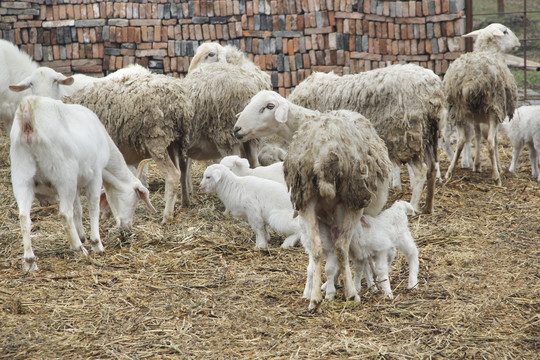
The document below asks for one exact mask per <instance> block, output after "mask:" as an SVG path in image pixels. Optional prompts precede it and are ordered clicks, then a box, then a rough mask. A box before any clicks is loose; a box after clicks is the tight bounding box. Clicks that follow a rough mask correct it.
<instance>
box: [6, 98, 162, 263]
mask: <svg viewBox="0 0 540 360" xmlns="http://www.w3.org/2000/svg"><path fill="white" fill-rule="evenodd" d="M10 135H11V149H10V157H11V182H12V184H13V192H14V194H15V198H16V200H17V205H18V207H19V219H20V225H21V233H22V237H23V245H24V270H26V271H36V270H38V267H37V264H36V258H35V255H34V252H33V250H32V243H31V240H30V223H31V221H30V210H31V207H32V201H33V199H34V194H45V195H49V196H55V195H58V197H59V212H60V216H61V218H62V220H63V222H64V225H65V228H66V231H67V233H68V237H69V241H70V244H71V249H73V250H78V251H81V252H82V253H83V254H84V255H87V254H88V252H87V251H86V249H85V248H84V246H83V245H82V243H81V240H83V241H85V239H86V236H85V233H84V228H83V226H82V208H81V203H80V198H79V192H80V191H81V190H82V189H85V190H86V196H87V199H88V212H89V215H90V229H91V234H90V245H91V247H92V250H93V251H95V252H97V253H100V252H103V251H104V249H103V245H102V243H101V239H100V236H99V205H100V195H101V186H102V184H103V186H104V188H105V194H106V198H104V197H103V198H102V199H101V201H102V202H103V201H108V203H109V205H110V207H111V210H112V212H113V214H114V216H115V218H116V221H117V225H118V226H119V227H121V228H129V227H130V226H131V222H132V219H133V214H134V212H135V208H136V206H137V202H138V200H139V199H143V200H144V201H145V202H146V204H147V206H148V207H149V208H151V209H153V207H152V204H151V203H150V199H149V193H148V189H146V188H145V187H144V186H143V185H142V184H141V182H140V181H139V180H138V179H137V178H136V177H135V176H134V175H133V174H132V173H131V171H129V169H128V168H127V165H126V163H125V161H124V159H123V157H122V155H121V154H120V151H119V150H118V149H117V148H116V146H115V145H114V143H113V142H112V140H111V138H110V137H109V135H108V134H107V131H106V130H105V128H104V127H103V125H102V124H101V122H100V121H99V119H98V118H97V116H96V115H95V114H94V113H92V112H91V111H90V110H88V109H87V108H85V107H83V106H80V105H66V104H64V103H62V102H61V101H59V100H54V99H51V98H47V97H40V96H33V95H31V96H27V97H26V98H24V99H23V100H22V101H21V104H20V105H19V107H18V109H17V112H16V114H15V118H14V122H13V126H12V129H11V134H10Z"/></svg>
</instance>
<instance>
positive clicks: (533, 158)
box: [529, 143, 538, 179]
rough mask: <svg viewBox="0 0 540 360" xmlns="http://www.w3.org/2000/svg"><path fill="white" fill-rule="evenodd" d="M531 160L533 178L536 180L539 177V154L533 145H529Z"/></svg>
mask: <svg viewBox="0 0 540 360" xmlns="http://www.w3.org/2000/svg"><path fill="white" fill-rule="evenodd" d="M529 160H530V162H531V171H532V176H533V177H534V178H535V179H536V178H537V177H538V153H537V152H536V149H535V147H534V144H533V143H529Z"/></svg>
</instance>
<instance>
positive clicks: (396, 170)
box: [392, 163, 401, 190]
mask: <svg viewBox="0 0 540 360" xmlns="http://www.w3.org/2000/svg"><path fill="white" fill-rule="evenodd" d="M400 171H401V169H400V166H399V165H398V164H396V163H392V187H393V188H394V189H397V190H401V173H400Z"/></svg>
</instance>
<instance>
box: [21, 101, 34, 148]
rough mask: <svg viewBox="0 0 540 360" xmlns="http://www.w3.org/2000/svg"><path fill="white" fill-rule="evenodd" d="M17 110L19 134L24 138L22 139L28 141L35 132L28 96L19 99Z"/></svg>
mask: <svg viewBox="0 0 540 360" xmlns="http://www.w3.org/2000/svg"><path fill="white" fill-rule="evenodd" d="M19 111H20V114H19V116H20V126H21V136H22V137H23V138H24V141H26V142H27V143H30V142H31V141H32V137H33V135H34V132H35V118H34V109H33V108H32V105H31V103H30V98H25V99H23V100H22V101H21V104H20V106H19Z"/></svg>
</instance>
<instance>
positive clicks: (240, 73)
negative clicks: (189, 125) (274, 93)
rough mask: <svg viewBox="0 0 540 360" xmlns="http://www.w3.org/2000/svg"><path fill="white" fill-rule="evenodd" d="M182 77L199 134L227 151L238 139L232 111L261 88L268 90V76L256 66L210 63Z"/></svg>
mask: <svg viewBox="0 0 540 360" xmlns="http://www.w3.org/2000/svg"><path fill="white" fill-rule="evenodd" d="M185 80H186V81H187V83H188V86H189V90H188V91H189V95H190V98H191V100H192V103H193V106H194V108H195V109H197V110H196V112H195V114H194V120H193V122H194V124H196V126H197V127H198V128H199V129H200V135H201V136H206V137H207V138H210V139H212V140H213V141H215V143H216V145H217V146H218V148H221V149H228V150H231V149H232V148H233V146H234V145H237V144H238V140H237V139H236V138H235V137H234V136H233V133H232V131H231V129H232V128H233V127H234V124H235V123H236V114H238V113H239V112H241V111H242V110H243V109H244V107H245V106H246V105H247V103H248V102H249V100H250V99H251V98H252V97H253V96H254V95H255V94H257V93H258V92H259V91H261V90H271V89H272V85H271V82H270V76H269V75H268V74H266V73H265V72H263V71H262V70H260V69H258V68H257V69H255V67H250V69H247V70H246V69H244V68H242V67H239V66H235V65H230V64H224V63H210V64H203V65H202V66H201V67H200V68H198V69H197V71H193V72H190V73H189V74H188V75H187V76H186V78H185Z"/></svg>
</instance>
